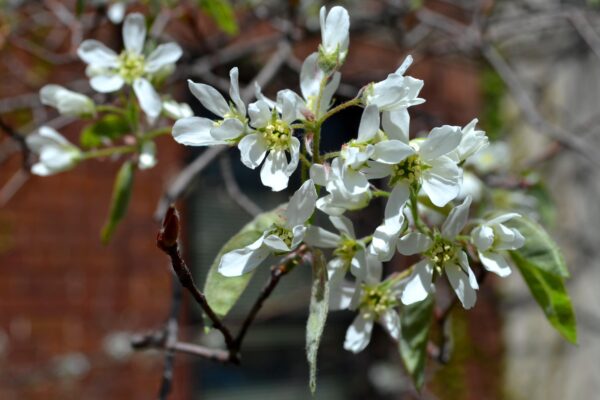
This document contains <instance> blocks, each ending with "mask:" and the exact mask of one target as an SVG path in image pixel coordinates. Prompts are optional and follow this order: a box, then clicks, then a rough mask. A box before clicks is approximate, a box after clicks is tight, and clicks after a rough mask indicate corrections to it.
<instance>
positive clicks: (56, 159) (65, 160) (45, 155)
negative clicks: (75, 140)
mask: <svg viewBox="0 0 600 400" xmlns="http://www.w3.org/2000/svg"><path fill="white" fill-rule="evenodd" d="M25 140H26V141H27V146H28V147H29V149H30V150H31V151H32V152H33V153H35V154H37V155H38V156H39V161H38V162H37V163H35V164H34V165H33V166H32V167H31V172H32V173H33V174H35V175H40V176H47V175H52V174H56V173H58V172H62V171H66V170H68V169H71V168H73V167H74V166H75V165H76V164H77V162H79V159H80V156H81V151H80V150H79V149H78V148H77V147H75V146H74V145H73V144H71V143H70V142H69V141H68V140H67V139H65V138H64V137H63V136H62V135H61V134H60V133H58V132H57V131H55V130H54V129H52V128H50V127H48V126H42V127H40V128H39V129H38V131H37V132H36V133H33V134H31V135H29V136H27V138H26V139H25Z"/></svg>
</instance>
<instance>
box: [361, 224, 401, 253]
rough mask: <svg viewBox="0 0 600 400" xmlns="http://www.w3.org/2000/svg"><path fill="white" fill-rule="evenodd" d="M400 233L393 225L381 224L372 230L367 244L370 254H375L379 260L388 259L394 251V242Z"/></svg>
mask: <svg viewBox="0 0 600 400" xmlns="http://www.w3.org/2000/svg"><path fill="white" fill-rule="evenodd" d="M398 235H400V229H397V227H396V226H395V225H393V226H389V225H386V224H382V225H380V226H378V227H377V229H375V232H373V240H372V241H371V245H370V246H369V251H370V252H371V254H373V255H375V256H377V258H378V259H379V260H381V261H389V260H391V259H392V257H393V256H394V253H395V252H396V242H397V241H398Z"/></svg>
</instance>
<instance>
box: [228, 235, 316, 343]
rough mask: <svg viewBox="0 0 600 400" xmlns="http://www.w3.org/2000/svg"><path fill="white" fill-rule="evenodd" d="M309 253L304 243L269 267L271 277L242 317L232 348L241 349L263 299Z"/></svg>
mask: <svg viewBox="0 0 600 400" xmlns="http://www.w3.org/2000/svg"><path fill="white" fill-rule="evenodd" d="M310 254H311V253H309V252H308V247H307V246H306V245H301V246H300V247H298V248H297V249H296V250H295V251H293V252H291V253H290V254H288V255H287V256H285V257H284V258H283V259H282V260H281V262H280V263H279V264H277V265H274V266H273V267H271V277H270V278H269V281H268V282H267V283H266V285H265V286H264V287H263V289H262V290H261V292H260V295H259V296H258V298H257V299H256V301H255V302H254V305H253V306H252V308H251V309H250V312H248V315H247V316H246V318H245V319H244V322H243V323H242V327H241V328H240V331H239V332H238V334H237V336H236V338H235V342H234V343H235V347H234V348H235V349H236V350H237V351H239V350H240V349H241V346H242V342H243V341H244V337H245V336H246V333H247V332H248V328H250V325H252V322H254V319H255V318H256V315H257V314H258V312H259V311H260V309H261V308H262V306H263V304H264V302H265V300H266V299H267V298H268V297H269V296H270V295H271V293H272V292H273V290H274V289H275V287H277V284H278V283H279V280H280V279H281V278H282V277H283V276H284V275H285V274H287V273H288V272H290V271H291V270H292V269H293V268H294V267H295V266H296V265H298V264H299V263H300V261H302V260H303V259H304V258H305V256H308V255H310Z"/></svg>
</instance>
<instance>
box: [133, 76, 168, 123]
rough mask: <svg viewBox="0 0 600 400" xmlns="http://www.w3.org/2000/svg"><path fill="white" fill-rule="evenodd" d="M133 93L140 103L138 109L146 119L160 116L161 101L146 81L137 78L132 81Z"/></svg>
mask: <svg viewBox="0 0 600 400" xmlns="http://www.w3.org/2000/svg"><path fill="white" fill-rule="evenodd" d="M133 91H134V92H135V96H136V97H137V99H138V102H139V103H140V107H141V108H142V110H144V112H145V113H146V115H147V116H148V117H150V118H151V119H154V118H156V117H158V116H159V115H160V111H161V110H162V101H161V100H160V96H159V95H158V93H156V90H154V87H153V86H152V84H151V83H150V82H148V80H146V79H144V78H138V79H136V80H135V81H133Z"/></svg>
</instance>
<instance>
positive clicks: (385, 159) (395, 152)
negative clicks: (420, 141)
mask: <svg viewBox="0 0 600 400" xmlns="http://www.w3.org/2000/svg"><path fill="white" fill-rule="evenodd" d="M414 153H415V150H414V149H413V148H412V147H410V146H409V145H407V144H405V143H402V142H401V141H400V140H386V141H384V142H379V143H377V144H375V146H374V151H373V154H372V155H371V158H372V159H373V160H375V161H378V162H381V163H385V164H398V163H399V162H401V161H402V160H404V159H405V158H406V157H408V156H410V155H412V154H414Z"/></svg>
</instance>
